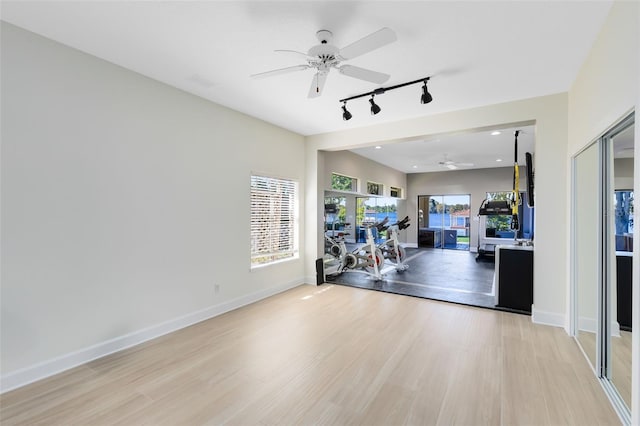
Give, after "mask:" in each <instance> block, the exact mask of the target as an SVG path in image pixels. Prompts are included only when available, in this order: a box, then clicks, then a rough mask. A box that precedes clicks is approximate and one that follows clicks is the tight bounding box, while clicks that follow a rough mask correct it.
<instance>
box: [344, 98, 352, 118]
mask: <svg viewBox="0 0 640 426" xmlns="http://www.w3.org/2000/svg"><path fill="white" fill-rule="evenodd" d="M351 117H352V115H351V113H350V112H349V111H347V103H346V102H345V103H344V105H342V119H343V120H344V121H349V120H351Z"/></svg>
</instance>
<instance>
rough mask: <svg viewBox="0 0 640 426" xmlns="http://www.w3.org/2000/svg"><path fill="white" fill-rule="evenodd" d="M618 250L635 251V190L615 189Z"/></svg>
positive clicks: (614, 201)
mask: <svg viewBox="0 0 640 426" xmlns="http://www.w3.org/2000/svg"><path fill="white" fill-rule="evenodd" d="M614 194H615V196H614V200H613V207H614V211H615V230H616V233H615V235H616V251H633V216H634V209H633V191H615V193H614Z"/></svg>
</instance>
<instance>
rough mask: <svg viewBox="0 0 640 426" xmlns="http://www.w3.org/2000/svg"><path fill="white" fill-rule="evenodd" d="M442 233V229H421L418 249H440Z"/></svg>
mask: <svg viewBox="0 0 640 426" xmlns="http://www.w3.org/2000/svg"><path fill="white" fill-rule="evenodd" d="M441 245H442V231H441V230H440V229H430V228H420V230H419V231H418V247H440V246H441Z"/></svg>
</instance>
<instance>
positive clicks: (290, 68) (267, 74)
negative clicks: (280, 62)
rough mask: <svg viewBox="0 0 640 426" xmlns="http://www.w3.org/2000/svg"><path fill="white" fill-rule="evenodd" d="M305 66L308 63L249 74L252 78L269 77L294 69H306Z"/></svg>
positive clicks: (307, 66)
mask: <svg viewBox="0 0 640 426" xmlns="http://www.w3.org/2000/svg"><path fill="white" fill-rule="evenodd" d="M307 68H310V67H309V65H294V66H292V67H287V68H280V69H277V70H272V71H266V72H260V73H258V74H251V77H253V78H264V77H271V76H274V75H280V74H288V73H290V72H294V71H301V70H306V69H307Z"/></svg>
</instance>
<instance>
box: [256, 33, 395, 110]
mask: <svg viewBox="0 0 640 426" xmlns="http://www.w3.org/2000/svg"><path fill="white" fill-rule="evenodd" d="M316 37H317V38H318V41H319V42H320V44H318V45H315V46H313V47H311V49H309V51H308V52H307V53H302V52H298V51H296V50H276V52H280V53H287V54H294V55H296V56H299V57H303V58H304V59H305V60H306V62H307V63H306V64H301V65H294V66H291V67H286V68H280V69H276V70H272V71H266V72H261V73H258V74H253V75H252V76H251V77H254V78H263V77H271V76H274V75H280V74H287V73H290V72H295V71H302V70H307V69H309V68H313V69H315V71H316V72H315V75H314V77H313V79H312V81H311V87H310V88H309V95H308V97H309V98H317V97H318V96H320V95H322V89H323V88H324V84H325V81H326V80H327V75H328V74H329V71H330V70H331V68H335V69H337V70H338V71H339V72H340V74H343V75H346V76H348V77H353V78H357V79H360V80H365V81H368V82H371V83H376V84H383V83H384V82H386V81H387V80H389V78H390V77H391V76H390V75H389V74H384V73H381V72H377V71H372V70H369V69H365V68H360V67H356V66H354V65H346V64H345V65H342V64H341V63H342V62H343V61H346V60H350V59H354V58H357V57H358V56H361V55H364V54H365V53H369V52H371V51H373V50H376V49H379V48H380V47H382V46H384V45H386V44H389V43H392V42H394V41H396V40H397V37H396V33H395V32H394V31H393V30H392V29H390V28H386V27H385V28H381V29H379V30H378V31H376V32H374V33H371V34H369V35H368V36H366V37H363V38H361V39H360V40H358V41H355V42H353V43H351V44H350V45H348V46H345V47H343V48H342V49H338V48H337V47H336V46H334V45H332V44H331V39H332V38H333V33H332V32H331V31H328V30H320V31H318V32H317V33H316ZM345 120H347V119H346V118H345Z"/></svg>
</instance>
